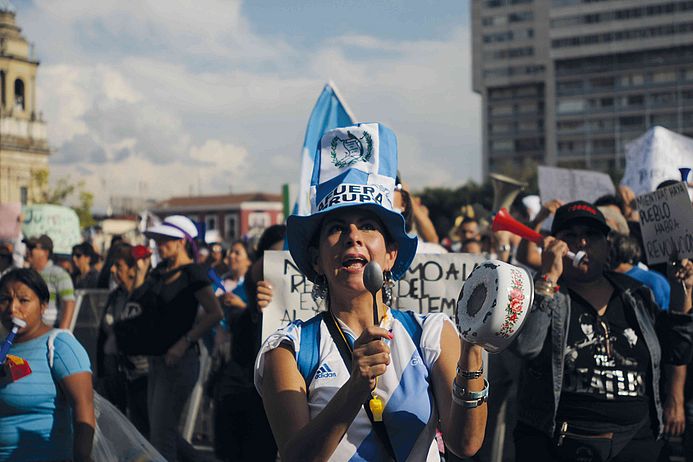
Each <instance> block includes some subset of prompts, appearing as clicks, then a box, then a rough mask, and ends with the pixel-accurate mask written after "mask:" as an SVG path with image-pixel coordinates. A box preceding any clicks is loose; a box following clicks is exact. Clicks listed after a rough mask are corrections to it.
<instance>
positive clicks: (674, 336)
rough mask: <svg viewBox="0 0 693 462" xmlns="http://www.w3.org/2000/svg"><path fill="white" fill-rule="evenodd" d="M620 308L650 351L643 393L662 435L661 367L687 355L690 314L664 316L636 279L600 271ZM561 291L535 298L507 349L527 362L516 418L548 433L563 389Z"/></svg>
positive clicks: (690, 351)
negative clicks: (629, 312)
mask: <svg viewBox="0 0 693 462" xmlns="http://www.w3.org/2000/svg"><path fill="white" fill-rule="evenodd" d="M605 276H606V278H607V279H608V280H609V282H611V284H612V285H613V286H614V290H615V291H616V292H617V294H620V295H622V296H623V300H624V309H626V310H633V312H634V314H635V319H636V320H637V322H638V326H639V327H640V331H641V332H642V335H643V338H644V340H645V343H646V345H647V349H648V351H649V353H650V364H651V367H652V370H651V374H650V376H651V381H652V383H648V384H647V387H648V395H649V396H650V397H651V399H652V403H651V404H652V405H653V406H654V409H655V410H656V413H657V418H658V423H659V433H660V434H661V432H662V403H661V398H660V394H659V382H660V376H661V365H662V363H668V364H687V363H689V362H690V361H691V356H692V355H693V316H691V315H688V314H681V313H670V312H665V311H663V310H662V309H660V308H659V306H657V304H656V303H655V301H654V298H653V296H652V292H651V291H650V289H648V288H647V287H645V286H643V285H642V284H640V283H639V282H638V281H636V280H634V279H632V278H630V277H628V276H626V275H624V274H620V273H612V272H608V273H605ZM570 304H571V300H570V295H569V294H568V291H567V290H561V292H559V293H557V294H555V295H554V296H553V297H552V298H548V297H543V296H540V295H536V296H535V299H534V304H533V306H532V310H531V311H530V313H528V314H527V319H526V320H525V323H524V325H523V326H522V330H521V331H520V333H519V334H518V336H517V339H516V340H515V342H513V345H512V348H513V349H514V350H515V351H516V352H517V353H518V354H519V355H520V356H522V357H524V358H526V359H527V364H526V365H525V367H523V368H522V372H521V375H520V385H519V390H518V403H519V411H518V420H519V421H521V422H523V423H525V424H527V425H530V426H532V427H534V428H537V429H538V430H541V431H543V432H545V433H546V434H548V435H553V434H554V431H555V427H556V411H557V409H558V403H559V400H560V397H561V388H562V386H563V366H564V362H563V360H564V354H565V349H566V346H567V340H568V335H567V332H568V329H569V325H568V324H569V321H570Z"/></svg>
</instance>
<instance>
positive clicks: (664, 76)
mask: <svg viewBox="0 0 693 462" xmlns="http://www.w3.org/2000/svg"><path fill="white" fill-rule="evenodd" d="M667 82H676V72H675V71H662V72H653V73H652V83H667Z"/></svg>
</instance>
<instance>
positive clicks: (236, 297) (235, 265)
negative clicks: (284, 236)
mask: <svg viewBox="0 0 693 462" xmlns="http://www.w3.org/2000/svg"><path fill="white" fill-rule="evenodd" d="M227 262H228V265H229V271H228V272H227V273H226V274H224V275H223V276H222V280H223V283H224V289H226V291H225V292H224V294H223V295H221V297H220V299H221V300H220V301H221V304H222V307H223V308H225V309H229V310H231V311H232V312H234V313H235V312H238V310H243V309H245V307H246V305H247V304H248V297H247V296H246V293H245V286H244V284H245V274H246V273H247V272H248V269H249V268H250V265H252V263H253V261H252V259H251V257H250V251H249V249H248V246H247V245H246V243H245V242H243V241H240V240H238V241H234V242H233V243H232V244H231V247H230V248H229V254H228V256H227Z"/></svg>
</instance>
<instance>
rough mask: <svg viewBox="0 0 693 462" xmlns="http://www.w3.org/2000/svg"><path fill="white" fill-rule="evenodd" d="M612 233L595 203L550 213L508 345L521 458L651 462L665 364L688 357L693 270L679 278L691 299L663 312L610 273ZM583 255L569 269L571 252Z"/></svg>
mask: <svg viewBox="0 0 693 462" xmlns="http://www.w3.org/2000/svg"><path fill="white" fill-rule="evenodd" d="M609 230H610V229H609V227H608V226H607V223H606V220H605V219H604V216H603V215H602V213H601V212H600V211H599V210H598V209H597V208H596V207H594V206H593V205H592V204H589V203H586V202H582V201H577V202H571V203H568V204H565V205H562V206H561V207H559V208H558V209H557V210H556V214H555V217H554V220H553V224H552V228H551V236H549V237H547V238H546V239H545V240H544V245H543V247H544V251H543V253H542V255H541V259H542V266H541V274H540V275H539V277H538V278H537V280H536V283H535V289H536V290H535V292H536V297H535V299H534V306H533V309H532V311H531V312H530V313H529V314H528V315H527V319H526V321H525V324H524V326H523V328H522V331H521V332H520V333H519V335H518V337H517V339H516V341H515V343H514V348H515V349H516V351H517V352H518V353H519V354H520V355H521V356H523V357H524V358H526V359H527V360H528V361H527V364H526V366H525V367H523V368H522V372H521V377H520V386H519V393H518V398H519V399H518V402H519V411H518V425H517V427H516V429H515V445H516V456H517V460H518V461H530V460H531V461H538V462H541V461H556V460H560V461H578V460H592V461H607V460H609V461H626V460H627V461H635V462H637V461H642V462H650V461H654V460H657V458H658V456H659V453H660V451H661V443H660V441H658V438H659V437H660V436H661V435H662V434H663V433H664V432H665V431H666V428H665V425H664V424H665V422H664V420H663V418H662V411H663V409H662V402H661V398H660V376H661V372H662V365H663V364H685V363H687V362H690V360H691V346H692V343H693V317H692V316H691V314H690V313H691V293H692V292H693V263H691V262H684V264H683V265H682V267H681V268H680V269H679V270H678V272H677V274H676V277H677V279H678V280H679V281H680V283H682V284H684V285H685V287H686V291H687V292H686V293H687V299H686V300H685V301H683V302H682V303H680V304H675V303H671V305H670V307H669V311H668V312H665V311H663V310H662V309H661V308H660V307H659V306H658V305H657V304H656V303H655V301H654V298H653V296H652V292H651V291H650V290H649V288H647V287H645V286H644V285H642V284H641V283H639V282H638V281H636V280H634V279H632V278H630V277H628V276H626V275H624V274H621V273H616V272H610V271H607V269H608V268H607V261H608V256H609V244H608V241H607V234H608V233H609ZM569 251H571V252H573V253H577V252H580V251H582V252H584V253H585V257H584V258H583V259H582V260H581V261H580V262H579V263H578V264H577V266H575V265H574V264H573V262H572V261H571V260H570V259H569V258H568V257H567V255H568V252H569Z"/></svg>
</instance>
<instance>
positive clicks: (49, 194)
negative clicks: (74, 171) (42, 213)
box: [32, 169, 96, 228]
mask: <svg viewBox="0 0 693 462" xmlns="http://www.w3.org/2000/svg"><path fill="white" fill-rule="evenodd" d="M32 176H33V178H32V180H33V187H34V188H33V189H34V190H35V191H38V192H37V193H36V194H35V196H34V198H33V201H34V202H37V203H41V204H55V205H66V206H68V207H71V208H72V209H73V210H74V211H75V213H77V216H78V217H79V224H80V226H81V227H82V228H88V227H89V226H92V225H94V224H95V223H96V221H95V220H94V216H93V215H92V213H91V209H92V206H93V205H94V194H93V193H91V192H89V191H87V190H86V189H85V186H84V181H78V182H77V183H75V182H73V181H72V180H71V179H70V176H69V175H68V176H66V177H62V178H58V180H57V181H56V182H55V185H54V186H53V187H51V186H50V185H49V184H48V183H49V179H50V174H49V172H48V170H46V169H41V170H36V171H34V172H33V175H32ZM74 195H77V204H78V205H76V206H70V205H68V204H67V202H68V201H69V200H70V199H71V198H72V197H73V196H74Z"/></svg>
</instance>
